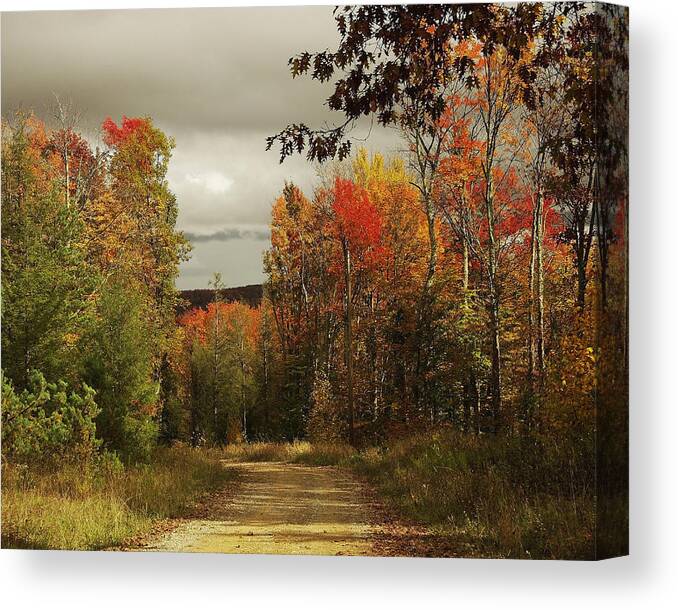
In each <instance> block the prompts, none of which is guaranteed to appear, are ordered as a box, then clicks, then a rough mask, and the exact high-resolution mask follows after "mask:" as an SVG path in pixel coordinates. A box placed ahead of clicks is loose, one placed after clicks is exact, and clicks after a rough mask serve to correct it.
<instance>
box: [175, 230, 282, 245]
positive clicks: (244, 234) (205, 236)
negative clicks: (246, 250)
mask: <svg viewBox="0 0 678 610" xmlns="http://www.w3.org/2000/svg"><path fill="white" fill-rule="evenodd" d="M184 235H185V236H186V239H188V240H189V241H190V242H191V243H192V244H198V243H203V242H207V241H232V240H234V239H253V240H257V241H268V239H269V237H270V236H271V234H270V232H269V231H257V230H253V229H236V228H233V229H221V230H220V231H214V232H213V233H190V232H188V231H186V232H184Z"/></svg>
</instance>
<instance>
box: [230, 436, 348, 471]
mask: <svg viewBox="0 0 678 610" xmlns="http://www.w3.org/2000/svg"><path fill="white" fill-rule="evenodd" d="M353 453H354V450H353V449H351V448H350V447H349V446H347V445H329V444H313V445H312V444H311V443H309V442H306V441H295V442H294V443H242V444H238V445H229V446H228V447H226V448H225V449H224V455H225V458H226V459H228V460H232V461H235V462H291V463H294V464H308V465H312V466H331V465H336V464H339V463H340V462H342V461H344V460H346V459H348V458H349V457H350V456H351V455H352V454H353Z"/></svg>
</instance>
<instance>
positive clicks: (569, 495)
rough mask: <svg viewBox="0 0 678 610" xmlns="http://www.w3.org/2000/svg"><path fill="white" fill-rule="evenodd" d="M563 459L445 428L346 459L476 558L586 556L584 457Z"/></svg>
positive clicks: (414, 516) (588, 511)
mask: <svg viewBox="0 0 678 610" xmlns="http://www.w3.org/2000/svg"><path fill="white" fill-rule="evenodd" d="M569 456H570V454H569V452H567V451H566V450H563V449H562V448H561V449H558V448H553V447H540V446H538V445H535V444H532V443H524V442H523V441H519V440H516V439H501V438H499V439H497V438H488V439H479V438H477V437H469V436H463V435H455V434H451V433H449V434H434V435H432V436H431V435H428V436H420V437H414V438H410V439H407V440H402V441H397V442H394V443H391V444H390V446H389V447H388V448H386V449H371V450H367V451H363V452H361V453H359V454H356V455H355V456H353V457H352V458H351V459H350V460H349V463H350V464H351V466H352V467H353V468H354V469H355V470H356V471H358V472H360V473H361V474H363V475H365V476H367V478H368V479H369V480H370V481H372V482H373V483H374V484H375V486H376V487H377V488H378V489H379V491H380V492H381V494H382V496H384V498H385V499H386V500H387V501H388V503H389V504H390V505H391V507H392V508H394V509H395V510H396V511H397V512H398V513H399V514H401V515H403V516H404V517H406V518H409V519H411V520H413V521H415V522H418V523H423V524H425V525H429V526H432V527H433V528H434V529H436V530H437V531H439V532H441V533H442V534H445V533H450V534H454V535H458V534H459V533H460V532H465V533H466V538H467V539H468V540H470V541H471V542H472V544H473V545H474V547H476V548H477V549H478V552H479V553H480V554H482V555H485V556H490V557H512V558H550V559H552V558H558V559H591V558H592V557H593V552H594V545H593V532H594V522H595V519H594V516H595V514H594V502H593V494H592V489H591V487H590V483H591V482H590V481H589V476H590V473H589V472H587V470H586V466H585V463H586V462H585V460H584V456H580V460H579V461H580V462H581V463H580V464H579V465H576V464H574V463H573V461H572V460H571V459H570V457H569ZM591 460H592V458H591ZM592 463H593V462H592V461H591V462H590V464H592Z"/></svg>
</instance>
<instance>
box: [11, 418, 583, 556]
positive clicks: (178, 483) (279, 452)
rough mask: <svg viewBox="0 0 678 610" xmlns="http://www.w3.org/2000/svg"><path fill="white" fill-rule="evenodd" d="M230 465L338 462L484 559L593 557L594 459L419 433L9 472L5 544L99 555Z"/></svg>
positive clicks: (526, 441) (189, 499)
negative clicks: (355, 443) (383, 440)
mask: <svg viewBox="0 0 678 610" xmlns="http://www.w3.org/2000/svg"><path fill="white" fill-rule="evenodd" d="M221 459H227V460H230V461H240V462H265V461H282V462H289V463H297V464H308V465H315V466H326V465H338V466H341V467H345V468H350V469H352V470H353V471H354V472H356V473H358V474H360V475H361V476H364V477H365V478H366V479H367V480H368V481H370V483H371V484H372V485H373V486H374V487H375V488H376V489H377V490H378V491H379V493H380V495H381V496H382V497H383V499H384V500H385V502H386V504H388V505H389V506H390V507H391V508H392V509H393V511H394V512H395V513H396V514H398V515H400V516H401V517H403V518H405V519H407V520H410V521H413V522H415V523H420V524H423V525H426V526H428V527H430V528H431V529H432V530H434V531H435V532H437V533H439V534H440V535H442V536H449V537H450V540H452V539H459V538H460V537H461V539H463V540H465V541H468V542H469V543H470V544H471V545H472V546H473V548H474V549H476V553H474V554H478V555H482V556H487V557H512V558H558V559H590V558H592V557H593V549H594V545H593V539H594V524H595V512H594V495H593V480H592V476H593V473H592V468H591V465H592V463H593V458H592V456H591V454H590V453H588V452H587V451H585V450H583V449H581V447H580V448H579V449H578V450H577V449H576V447H573V446H571V445H560V446H559V445H555V444H554V443H553V442H552V441H550V442H549V443H544V442H542V441H540V440H538V439H535V438H518V437H515V438H510V437H506V438H502V437H500V438H496V437H490V436H486V437H477V436H472V435H462V434H455V433H454V432H452V431H448V432H436V433H428V434H420V435H417V436H412V437H410V438H404V439H400V440H394V441H390V442H389V443H387V444H386V445H384V446H381V447H370V448H366V449H363V450H361V451H356V450H355V449H353V448H351V447H348V446H346V445H329V444H316V445H312V444H310V443H308V442H295V443H251V444H239V445H230V446H228V447H227V448H225V449H223V450H208V449H200V450H193V449H188V448H173V449H162V450H158V452H157V453H156V454H155V456H154V459H153V460H152V462H151V463H150V464H148V465H143V466H133V467H129V468H126V469H122V468H121V467H119V466H116V465H115V464H114V463H108V462H106V461H104V462H102V463H101V464H99V465H98V466H93V467H90V468H88V469H83V468H81V467H75V466H64V467H62V468H60V469H59V470H57V471H52V472H34V471H31V470H29V469H26V468H22V467H16V466H14V467H12V466H4V467H3V484H2V488H3V496H2V509H3V514H2V517H3V531H2V541H3V546H12V547H26V548H68V549H98V548H107V547H111V546H115V545H117V544H120V543H121V542H122V541H124V540H125V539H126V538H129V537H132V536H134V535H136V534H138V533H141V532H144V531H146V530H148V529H149V528H150V527H151V525H152V523H153V521H154V520H155V519H158V518H162V517H177V516H181V515H183V514H185V513H186V511H187V510H188V509H189V508H190V506H191V505H192V503H193V502H194V501H195V500H196V498H198V497H199V496H200V494H202V493H203V492H205V491H208V490H211V489H215V488H217V487H219V486H221V485H223V484H224V483H225V482H226V481H227V479H228V477H229V476H231V474H230V473H231V472H232V471H231V469H226V468H223V467H222V466H221V464H220V460H221Z"/></svg>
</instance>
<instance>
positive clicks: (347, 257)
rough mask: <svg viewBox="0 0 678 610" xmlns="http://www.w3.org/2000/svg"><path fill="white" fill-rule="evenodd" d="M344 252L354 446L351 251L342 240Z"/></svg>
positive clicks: (350, 421) (350, 433) (350, 434)
mask: <svg viewBox="0 0 678 610" xmlns="http://www.w3.org/2000/svg"><path fill="white" fill-rule="evenodd" d="M342 249H343V254H344V283H345V284H346V286H345V291H346V329H345V332H344V335H345V336H344V357H345V359H346V393H347V401H348V440H349V442H350V443H351V445H353V446H355V415H354V405H353V302H352V301H353V294H352V286H351V251H350V250H349V247H348V243H347V242H346V240H345V239H344V240H343V241H342Z"/></svg>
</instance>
